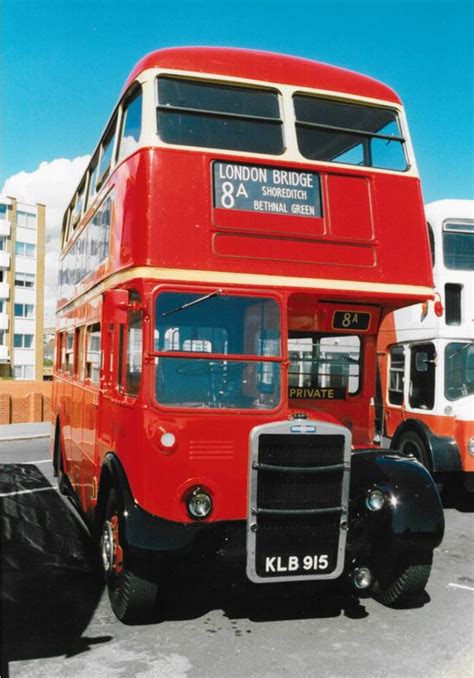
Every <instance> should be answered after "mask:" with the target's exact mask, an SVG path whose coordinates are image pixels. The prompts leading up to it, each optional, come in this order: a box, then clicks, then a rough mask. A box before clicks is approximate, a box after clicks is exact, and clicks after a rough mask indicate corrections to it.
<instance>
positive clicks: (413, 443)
mask: <svg viewBox="0 0 474 678" xmlns="http://www.w3.org/2000/svg"><path fill="white" fill-rule="evenodd" d="M397 447H398V449H399V450H400V452H402V453H403V454H405V455H413V456H414V457H416V459H418V461H419V462H420V463H422V464H423V466H424V467H425V468H427V469H428V470H430V469H431V464H430V456H429V453H428V450H427V448H426V445H425V443H424V441H423V440H422V438H421V436H420V435H419V434H418V433H416V432H415V431H406V432H405V433H403V435H402V437H401V438H400V442H399V443H398V445H397Z"/></svg>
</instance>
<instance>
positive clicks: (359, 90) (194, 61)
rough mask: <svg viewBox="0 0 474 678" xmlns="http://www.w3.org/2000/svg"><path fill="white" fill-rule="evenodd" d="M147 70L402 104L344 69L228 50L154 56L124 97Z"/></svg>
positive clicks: (180, 49) (382, 87)
mask: <svg viewBox="0 0 474 678" xmlns="http://www.w3.org/2000/svg"><path fill="white" fill-rule="evenodd" d="M147 68H170V69H173V70H174V69H176V70H181V71H195V72H196V73H212V74H215V75H227V76H235V77H237V78H248V79H251V80H261V81H264V82H274V83H285V84H289V85H296V86H299V87H313V88H317V89H326V90H330V91H333V92H341V93H345V94H356V95H358V96H365V97H373V98H374V99H384V100H386V101H392V102H394V103H400V99H399V98H398V95H397V94H396V93H395V92H394V91H393V89H391V88H390V87H387V85H384V84H383V83H381V82H378V81H377V80H374V79H373V78H368V77H367V76H365V75H361V74H360V73H355V72H354V71H348V70H346V69H345V68H337V67H336V66H329V65H328V64H322V63H319V62H317V61H310V60H309V59H301V58H299V57H293V56H283V55H281V54H273V53H271V52H261V51H258V50H247V49H232V48H229V47H174V48H171V49H159V50H157V51H156V52H151V53H150V54H148V55H147V56H145V57H143V59H141V60H140V61H139V62H138V64H137V65H136V66H135V68H134V69H133V71H132V72H131V74H130V76H129V77H128V79H127V81H126V83H125V85H124V88H123V90H122V93H123V92H125V91H126V90H127V89H128V87H129V86H130V84H131V83H132V82H133V81H134V80H135V78H136V77H137V76H138V75H139V73H141V72H142V71H144V70H146V69H147Z"/></svg>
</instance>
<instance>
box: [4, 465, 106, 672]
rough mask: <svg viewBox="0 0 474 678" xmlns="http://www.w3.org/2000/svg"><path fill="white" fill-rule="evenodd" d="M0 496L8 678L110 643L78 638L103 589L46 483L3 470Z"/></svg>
mask: <svg viewBox="0 0 474 678" xmlns="http://www.w3.org/2000/svg"><path fill="white" fill-rule="evenodd" d="M0 491H1V493H2V495H4V496H2V497H1V498H0V502H1V503H0V507H1V518H0V522H1V530H2V554H1V555H2V559H1V560H2V563H1V565H2V590H1V599H2V612H1V616H2V628H3V632H2V636H3V637H2V650H3V655H2V674H1V675H2V676H4V677H6V676H8V663H9V662H11V661H19V660H28V659H37V658H44V657H53V656H60V655H66V656H72V655H75V654H79V653H81V652H84V651H86V650H88V649H90V647H91V646H92V645H95V644H98V643H105V642H108V641H109V640H111V639H112V637H111V636H101V637H96V638H88V637H87V636H83V635H82V634H83V631H84V630H85V629H86V627H87V625H88V624H89V622H90V620H91V618H92V615H93V613H94V611H95V609H96V607H97V605H98V603H99V600H100V597H101V594H102V590H103V586H102V585H101V584H100V579H99V577H98V576H97V573H96V572H95V571H94V568H95V566H94V563H95V558H94V553H93V551H94V549H93V544H92V542H91V540H90V538H89V537H88V535H87V533H86V532H85V529H84V528H83V527H82V526H81V525H80V524H79V522H78V521H77V520H76V518H75V517H74V516H73V514H72V513H71V511H70V510H69V509H68V507H67V506H66V504H65V503H64V501H63V500H62V499H61V497H60V496H59V495H58V493H57V492H56V491H55V490H54V488H53V487H52V486H51V484H50V483H49V482H48V480H47V479H46V478H45V476H44V475H43V474H42V473H41V472H40V471H39V470H38V468H37V467H36V466H34V465H33V464H4V465H3V466H2V467H1V469H0ZM5 495H6V496H5Z"/></svg>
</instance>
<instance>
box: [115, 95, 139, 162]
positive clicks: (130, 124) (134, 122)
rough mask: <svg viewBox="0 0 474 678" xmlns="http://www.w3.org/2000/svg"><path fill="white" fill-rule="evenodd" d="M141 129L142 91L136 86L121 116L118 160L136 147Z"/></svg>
mask: <svg viewBox="0 0 474 678" xmlns="http://www.w3.org/2000/svg"><path fill="white" fill-rule="evenodd" d="M141 128H142V90H141V87H140V86H139V85H138V86H137V87H136V88H134V89H133V91H132V93H131V94H130V96H129V98H128V100H127V101H126V103H125V105H124V109H123V115H122V126H121V134H120V137H121V138H120V148H119V151H118V160H121V159H122V158H124V157H125V156H126V155H130V153H133V151H134V150H135V149H136V148H137V146H138V141H139V139H140V133H141Z"/></svg>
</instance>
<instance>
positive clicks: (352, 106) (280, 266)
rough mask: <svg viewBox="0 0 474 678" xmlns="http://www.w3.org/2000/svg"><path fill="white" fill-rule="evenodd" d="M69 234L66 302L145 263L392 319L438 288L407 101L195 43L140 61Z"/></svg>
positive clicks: (353, 82) (311, 70)
mask: <svg viewBox="0 0 474 678" xmlns="http://www.w3.org/2000/svg"><path fill="white" fill-rule="evenodd" d="M62 237H63V255H62V262H61V272H60V285H59V287H60V294H59V296H60V306H62V305H64V304H65V303H67V301H68V300H71V299H72V298H73V297H74V296H76V295H77V294H80V293H82V292H84V291H85V290H87V289H89V288H90V287H93V286H94V285H96V284H97V283H98V282H100V280H102V279H103V278H104V277H106V276H108V275H111V274H112V273H113V274H115V275H116V274H118V273H119V272H121V271H122V272H123V271H125V270H128V271H129V272H130V275H133V272H132V269H140V268H142V267H150V269H154V275H155V276H158V277H162V276H164V277H166V278H167V279H174V280H177V281H179V280H187V279H188V278H189V271H190V270H193V278H194V279H196V280H200V281H202V282H207V281H208V282H211V283H217V284H218V283H228V284H239V283H243V284H246V283H250V284H259V283H261V284H264V285H265V284H270V285H277V286H278V285H282V286H285V285H287V286H289V287H293V288H296V289H298V288H308V287H309V288H312V289H314V288H318V289H321V290H322V291H324V290H331V292H332V293H334V294H336V295H337V294H340V296H341V297H345V296H347V295H352V296H353V297H354V298H357V299H358V300H360V301H363V302H366V303H372V302H374V300H380V299H381V298H383V299H385V301H386V302H387V303H390V301H391V302H392V305H393V308H396V307H397V306H400V305H402V304H403V303H405V299H409V300H413V302H414V301H417V300H420V301H421V300H422V299H425V298H426V297H427V296H429V294H430V293H431V290H430V289H429V288H430V287H431V285H432V273H431V267H430V261H429V254H428V244H427V242H426V237H425V235H424V217H423V209H422V200H421V192H420V184H419V179H418V176H417V169H416V162H415V158H414V155H413V150H412V147H411V142H410V136H409V132H408V128H407V124H406V119H405V115H404V111H403V108H402V106H401V103H400V100H399V99H398V97H397V95H396V94H395V93H394V92H393V91H392V90H391V89H390V88H388V87H386V86H385V85H382V84H381V83H378V82H376V81H374V80H372V79H370V78H367V77H364V76H361V75H359V74H355V73H351V72H349V71H345V70H343V69H338V68H335V67H331V66H326V65H323V64H317V63H314V62H310V61H307V60H303V59H297V58H293V57H284V56H277V55H269V54H266V53H260V52H250V53H249V52H246V51H244V50H232V49H229V50H227V49H225V50H224V49H217V48H193V49H169V50H159V51H157V52H154V53H152V54H151V55H149V56H148V57H146V58H145V59H144V60H142V62H140V63H139V64H138V65H137V67H136V68H135V70H134V71H133V73H132V75H131V76H130V78H129V80H128V82H127V84H126V86H125V89H124V92H123V95H122V97H121V99H120V101H119V104H118V105H117V107H116V109H115V111H114V113H113V114H112V116H111V118H110V120H109V122H108V123H107V126H106V128H105V131H104V134H103V136H102V139H101V141H100V143H99V144H98V146H97V148H96V150H95V151H94V153H93V155H92V159H91V162H90V164H89V167H88V169H87V171H86V173H85V175H84V177H83V179H82V180H81V182H80V184H79V187H78V189H77V191H76V192H75V195H74V197H73V200H72V202H71V205H70V206H69V208H68V210H67V211H66V214H65V220H64V224H63V236H62ZM420 247H421V251H420ZM400 259H401V260H402V261H403V265H400V263H399V262H400Z"/></svg>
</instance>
